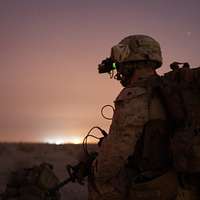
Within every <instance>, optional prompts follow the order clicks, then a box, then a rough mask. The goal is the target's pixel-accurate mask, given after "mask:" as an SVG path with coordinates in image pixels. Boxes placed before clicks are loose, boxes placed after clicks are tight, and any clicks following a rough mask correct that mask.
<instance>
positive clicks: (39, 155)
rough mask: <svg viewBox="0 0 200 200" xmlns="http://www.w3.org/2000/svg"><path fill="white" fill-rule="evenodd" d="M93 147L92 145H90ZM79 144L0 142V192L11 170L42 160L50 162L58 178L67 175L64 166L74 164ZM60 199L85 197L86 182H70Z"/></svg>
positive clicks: (79, 147) (82, 198)
mask: <svg viewBox="0 0 200 200" xmlns="http://www.w3.org/2000/svg"><path fill="white" fill-rule="evenodd" d="M91 148H93V145H92V146H91ZM81 150H82V146H81V145H74V144H65V145H52V144H25V143H18V144H7V143H0V159H1V161H0V193H1V192H3V191H4V189H5V186H6V183H7V180H8V177H9V175H10V173H11V172H12V171H13V170H16V169H19V168H21V167H25V168H26V167H31V166H33V165H35V164H40V163H42V162H48V163H51V164H52V165H53V166H54V172H55V174H56V175H57V176H58V178H59V179H60V180H63V179H64V178H67V177H68V174H67V172H66V169H65V166H66V165H67V164H76V163H77V162H78V161H77V158H78V155H79V154H80V152H81ZM61 196H62V199H63V200H64V199H66V197H67V199H68V200H84V199H87V183H86V184H85V185H84V186H81V185H79V184H77V183H70V184H68V185H67V186H65V187H64V188H63V189H62V190H61Z"/></svg>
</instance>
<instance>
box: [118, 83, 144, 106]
mask: <svg viewBox="0 0 200 200" xmlns="http://www.w3.org/2000/svg"><path fill="white" fill-rule="evenodd" d="M145 94H147V89H146V88H144V87H139V86H136V87H130V88H128V87H127V88H124V89H122V91H121V92H120V93H119V95H118V96H117V98H116V100H115V102H116V101H122V100H126V99H133V98H137V97H139V96H141V95H145Z"/></svg>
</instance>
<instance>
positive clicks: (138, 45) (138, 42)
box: [111, 35, 162, 69]
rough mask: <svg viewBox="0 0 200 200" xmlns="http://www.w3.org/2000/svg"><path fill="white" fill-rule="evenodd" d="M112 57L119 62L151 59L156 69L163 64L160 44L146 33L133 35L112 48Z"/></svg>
mask: <svg viewBox="0 0 200 200" xmlns="http://www.w3.org/2000/svg"><path fill="white" fill-rule="evenodd" d="M111 59H112V60H114V61H115V62H118V63H127V62H141V61H142V62H143V61H150V62H153V63H154V67H155V69H157V68H159V67H160V66H161V65H162V54H161V48H160V44H159V43H158V42H157V41H156V40H154V39H153V38H151V37H149V36H146V35H131V36H128V37H126V38H124V39H123V40H121V42H119V44H117V45H115V46H113V47H112V49H111Z"/></svg>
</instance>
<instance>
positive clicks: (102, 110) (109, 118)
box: [101, 104, 115, 120]
mask: <svg viewBox="0 0 200 200" xmlns="http://www.w3.org/2000/svg"><path fill="white" fill-rule="evenodd" d="M106 107H111V108H112V110H113V113H114V112H115V108H114V107H113V106H112V105H109V104H107V105H105V106H103V107H102V108H101V116H102V117H103V118H104V119H107V120H112V117H106V116H105V115H104V113H103V112H104V109H105V108H106Z"/></svg>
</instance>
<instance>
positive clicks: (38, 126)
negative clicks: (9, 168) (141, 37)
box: [0, 0, 200, 142]
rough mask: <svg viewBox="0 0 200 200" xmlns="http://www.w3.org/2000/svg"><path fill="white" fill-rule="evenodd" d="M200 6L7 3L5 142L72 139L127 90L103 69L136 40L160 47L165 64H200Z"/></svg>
mask: <svg viewBox="0 0 200 200" xmlns="http://www.w3.org/2000/svg"><path fill="white" fill-rule="evenodd" d="M199 20H200V1H199V0H187V1H186V0H185V1H184V0H173V1H172V0H168V1H166V0H160V1H158V0H152V1H149V0H146V1H144V0H140V1H139V0H138V1H133V0H123V1H121V0H120V1H119V0H107V1H105V0H101V1H99V0H90V1H87V0H84V1H82V0H73V1H68V0H1V2H0V26H1V27H0V44H1V48H0V111H1V112H0V113H1V114H0V141H42V142H43V141H47V140H51V139H52V140H53V139H54V138H57V139H58V138H60V139H63V138H64V139H65V140H66V141H68V140H70V138H73V137H74V136H77V137H79V136H80V137H83V136H84V135H85V134H86V132H87V131H88V130H89V129H90V128H91V126H93V125H99V126H102V127H103V128H105V129H108V127H109V124H110V121H106V120H104V119H102V118H101V116H100V109H101V107H102V106H103V105H104V104H113V100H114V99H115V97H116V96H117V94H118V93H119V91H120V89H121V86H120V84H119V83H118V82H117V81H115V80H111V79H109V77H108V76H106V75H98V73H97V65H98V63H99V62H101V60H102V59H103V58H105V57H106V56H109V54H110V48H111V47H112V46H113V45H114V44H116V43H118V42H119V41H120V40H121V39H122V38H123V37H126V36H128V35H130V34H147V35H150V36H152V37H154V38H155V39H157V40H158V41H159V42H160V43H161V46H162V50H163V58H164V64H163V67H162V68H161V69H160V70H159V71H158V72H159V73H163V72H165V71H167V70H168V69H169V67H168V65H169V64H170V63H171V62H173V61H175V60H176V61H187V62H190V63H191V65H192V66H194V67H196V66H199V65H200V58H199V52H200V44H199V43H200V38H199V36H200V26H199Z"/></svg>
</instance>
